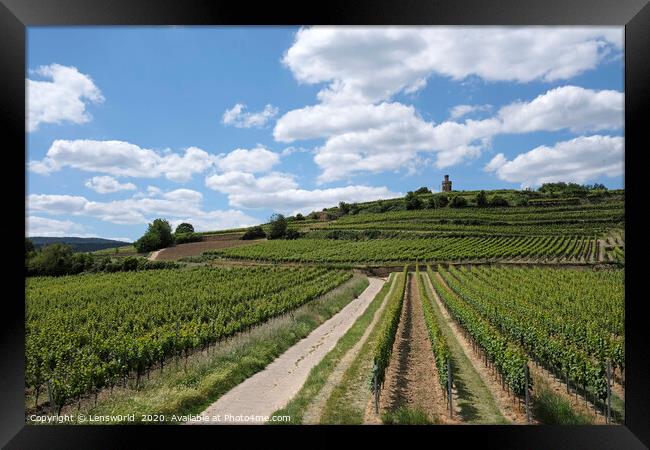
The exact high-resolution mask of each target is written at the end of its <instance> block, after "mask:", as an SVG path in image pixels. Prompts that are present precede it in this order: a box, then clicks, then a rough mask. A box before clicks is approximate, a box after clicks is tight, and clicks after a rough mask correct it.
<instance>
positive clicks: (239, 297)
mask: <svg viewBox="0 0 650 450" xmlns="http://www.w3.org/2000/svg"><path fill="white" fill-rule="evenodd" d="M350 277H351V273H350V272H343V271H334V270H328V269H321V268H313V267H312V268H270V267H258V268H244V269H236V268H232V269H215V268H199V269H193V270H157V271H152V272H129V273H115V274H87V275H74V276H64V277H58V278H55V277H35V278H30V279H28V280H27V286H26V291H27V292H26V298H27V301H26V330H25V332H26V383H27V387H28V388H31V389H38V388H41V387H42V385H43V384H44V383H45V382H46V381H49V382H50V383H51V385H50V387H51V393H52V394H53V397H54V401H55V403H56V404H57V405H62V404H63V403H64V402H65V401H66V400H68V399H72V398H76V397H77V396H79V395H81V394H84V393H88V392H92V391H95V390H97V389H99V388H102V387H104V386H111V385H113V384H116V383H117V381H118V379H120V378H121V377H124V376H127V375H129V374H130V373H135V374H136V375H137V376H140V375H141V374H143V373H144V372H145V371H146V370H147V369H149V368H150V367H152V366H153V365H154V364H156V363H162V362H164V360H165V359H166V358H168V357H170V356H173V355H180V354H181V352H184V353H185V354H187V352H189V351H190V350H192V349H196V348H202V347H205V346H206V345H208V344H209V343H212V342H215V341H217V340H219V339H222V338H224V337H226V336H229V335H232V334H233V333H236V332H238V331H242V330H245V329H247V328H249V327H251V326H252V325H255V324H258V323H260V322H263V321H265V320H267V319H269V318H271V317H274V316H277V315H279V314H282V313H285V312H287V311H289V310H291V309H293V308H296V307H298V306H300V305H302V304H304V303H306V302H308V301H310V300H313V299H314V298H316V297H318V296H320V295H322V294H324V293H325V292H327V291H329V290H331V289H332V288H334V287H335V286H337V285H339V284H341V283H343V282H344V281H345V280H347V279H349V278H350Z"/></svg>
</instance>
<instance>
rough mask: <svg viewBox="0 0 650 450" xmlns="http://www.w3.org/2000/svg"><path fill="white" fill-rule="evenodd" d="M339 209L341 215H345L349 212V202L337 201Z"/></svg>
mask: <svg viewBox="0 0 650 450" xmlns="http://www.w3.org/2000/svg"><path fill="white" fill-rule="evenodd" d="M339 211H340V212H341V214H342V215H346V214H348V213H349V212H350V204H349V203H345V202H339Z"/></svg>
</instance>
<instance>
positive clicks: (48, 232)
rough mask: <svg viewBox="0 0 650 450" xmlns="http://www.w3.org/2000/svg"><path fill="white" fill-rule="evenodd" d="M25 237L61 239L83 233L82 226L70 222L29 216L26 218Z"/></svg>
mask: <svg viewBox="0 0 650 450" xmlns="http://www.w3.org/2000/svg"><path fill="white" fill-rule="evenodd" d="M25 224H26V227H27V229H26V235H27V236H45V237H62V236H72V235H74V236H78V235H79V233H83V232H84V231H85V228H84V226H83V225H81V224H78V223H74V222H72V221H70V220H55V219H48V218H45V217H38V216H29V217H27V218H26V221H25Z"/></svg>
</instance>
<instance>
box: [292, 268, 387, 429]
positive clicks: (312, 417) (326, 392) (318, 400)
mask: <svg viewBox="0 0 650 450" xmlns="http://www.w3.org/2000/svg"><path fill="white" fill-rule="evenodd" d="M394 280H395V277H394V278H393V282H392V285H391V286H390V289H389V291H388V293H387V294H386V296H385V297H384V299H383V300H382V303H381V306H380V307H379V309H377V311H375V314H374V316H373V318H372V321H371V322H370V324H368V328H366V330H365V331H364V333H363V335H362V336H361V338H360V339H359V341H358V342H357V343H356V344H354V346H353V347H352V348H351V349H350V350H348V352H347V353H346V354H345V356H343V358H341V360H340V361H339V363H338V364H337V366H336V367H335V368H334V370H333V371H332V373H331V374H330V376H329V378H328V379H327V382H326V383H325V385H324V386H323V387H322V389H321V390H320V392H319V393H318V395H317V396H316V397H315V398H314V400H313V401H312V403H311V404H310V405H309V407H308V408H307V410H306V411H305V413H304V415H303V418H302V423H303V424H317V423H320V418H321V414H322V412H323V408H324V407H325V404H326V403H327V399H328V398H329V397H330V395H331V394H332V391H333V390H334V388H335V387H336V386H337V385H338V384H339V383H340V382H341V380H342V379H343V375H344V374H345V371H346V370H348V367H350V365H351V364H352V362H353V361H354V360H355V358H356V357H357V355H358V354H359V351H360V350H361V347H362V346H363V344H365V342H366V341H367V340H368V336H369V335H370V333H371V332H372V330H373V328H374V327H375V326H376V325H377V322H378V321H379V318H380V317H381V316H382V314H383V311H384V308H385V307H386V302H387V300H388V299H389V298H390V296H391V295H392V293H393V291H394V290H395V286H396V282H395V281H394Z"/></svg>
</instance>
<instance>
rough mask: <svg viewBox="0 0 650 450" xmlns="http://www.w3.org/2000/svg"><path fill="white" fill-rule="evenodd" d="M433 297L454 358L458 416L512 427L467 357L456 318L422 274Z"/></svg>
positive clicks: (452, 359)
mask: <svg viewBox="0 0 650 450" xmlns="http://www.w3.org/2000/svg"><path fill="white" fill-rule="evenodd" d="M422 277H423V279H424V281H425V287H426V290H427V292H428V293H429V297H430V298H431V299H433V301H432V304H433V310H434V312H435V314H436V319H438V327H439V328H440V331H441V332H442V334H443V335H444V336H445V339H446V340H447V346H448V347H449V353H450V357H451V364H452V373H453V385H454V386H455V388H456V395H455V397H454V398H453V400H454V409H455V412H454V414H458V415H460V417H461V418H462V420H463V421H464V422H467V423H473V424H508V423H510V422H509V421H508V420H506V418H505V417H504V416H503V414H502V413H501V411H500V409H499V407H498V406H497V402H496V400H495V398H494V395H493V394H492V392H491V391H490V389H489V388H488V387H487V386H486V385H485V383H483V380H482V378H481V376H480V375H479V373H478V372H477V371H476V370H475V369H474V366H473V364H472V362H471V361H470V359H469V357H468V356H467V355H466V354H465V351H464V350H463V347H462V345H461V343H460V342H459V341H458V339H457V338H456V335H455V334H454V332H453V330H452V325H453V324H452V323H451V322H453V319H452V318H451V317H449V314H446V311H445V312H443V310H442V309H441V308H440V305H439V301H436V297H437V294H436V293H435V291H434V290H433V286H431V281H430V280H429V277H428V275H426V274H423V275H422Z"/></svg>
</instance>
